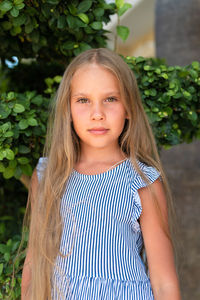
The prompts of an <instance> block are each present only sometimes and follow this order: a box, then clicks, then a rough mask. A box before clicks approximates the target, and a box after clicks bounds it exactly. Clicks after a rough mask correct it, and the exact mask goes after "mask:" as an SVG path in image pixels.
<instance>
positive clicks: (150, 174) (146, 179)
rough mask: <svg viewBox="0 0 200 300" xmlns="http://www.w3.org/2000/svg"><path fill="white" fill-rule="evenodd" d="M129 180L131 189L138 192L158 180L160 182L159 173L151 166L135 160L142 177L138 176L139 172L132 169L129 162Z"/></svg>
mask: <svg viewBox="0 0 200 300" xmlns="http://www.w3.org/2000/svg"><path fill="white" fill-rule="evenodd" d="M128 165H129V179H130V183H131V188H132V189H133V190H135V191H136V190H138V189H140V188H143V187H146V186H147V185H148V184H151V183H153V182H154V181H155V180H157V179H158V178H159V179H160V180H161V174H160V172H159V171H158V170H157V169H156V168H155V167H153V166H149V165H147V164H146V163H144V162H141V161H139V160H137V166H138V168H139V170H140V171H141V173H142V174H143V177H142V176H141V175H140V174H139V172H138V171H137V170H136V168H135V167H134V165H133V163H132V162H131V160H129V164H128Z"/></svg>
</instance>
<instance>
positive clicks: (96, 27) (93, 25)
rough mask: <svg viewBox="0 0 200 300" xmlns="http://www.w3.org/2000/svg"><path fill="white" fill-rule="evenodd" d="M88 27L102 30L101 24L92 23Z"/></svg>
mask: <svg viewBox="0 0 200 300" xmlns="http://www.w3.org/2000/svg"><path fill="white" fill-rule="evenodd" d="M90 26H91V27H92V28H93V29H95V30H101V29H102V28H103V25H102V22H92V23H91V24H90Z"/></svg>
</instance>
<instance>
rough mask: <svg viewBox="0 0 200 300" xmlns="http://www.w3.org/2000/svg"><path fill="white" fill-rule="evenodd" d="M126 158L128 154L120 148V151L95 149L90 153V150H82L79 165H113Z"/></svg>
mask: <svg viewBox="0 0 200 300" xmlns="http://www.w3.org/2000/svg"><path fill="white" fill-rule="evenodd" d="M125 158H126V154H125V153H123V152H122V150H121V149H120V148H118V149H116V148H115V149H110V150H109V151H108V150H106V151H105V150H104V149H93V150H92V151H88V149H82V151H81V156H80V160H79V163H85V164H96V163H108V164H109V163H112V162H117V161H120V160H122V159H125Z"/></svg>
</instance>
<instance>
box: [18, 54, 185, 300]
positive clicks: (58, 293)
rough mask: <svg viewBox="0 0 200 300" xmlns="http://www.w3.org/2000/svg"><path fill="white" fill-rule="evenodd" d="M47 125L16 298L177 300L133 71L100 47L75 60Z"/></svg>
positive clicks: (160, 180) (158, 171) (164, 206)
mask: <svg viewBox="0 0 200 300" xmlns="http://www.w3.org/2000/svg"><path fill="white" fill-rule="evenodd" d="M50 119H51V122H52V124H53V125H52V126H49V130H48V134H47V142H46V147H45V154H44V157H42V158H40V160H39V162H38V165H37V168H36V171H34V174H33V177H32V185H31V193H30V198H31V207H32V215H31V225H30V235H29V246H28V250H27V256H26V260H25V264H24V269H23V276H22V299H23V300H25V299H28V300H47V299H48V300H51V299H52V300H58V299H59V300H61V299H79V300H83V299H85V300H86V299H87V300H90V299H99V300H100V299H101V300H103V299H108V300H112V299H119V300H122V299H126V300H147V299H148V300H150V299H156V300H180V292H179V284H178V279H177V274H176V270H175V265H174V256H173V247H172V241H171V234H170V230H169V225H168V219H169V218H168V212H169V210H170V207H171V204H170V196H169V192H168V188H167V183H166V179H165V176H164V173H163V171H162V167H161V163H160V160H159V156H158V153H157V150H156V145H155V141H154V138H153V135H152V131H151V128H150V126H149V123H148V121H147V117H146V115H145V113H144V110H143V107H142V104H141V99H140V96H139V91H138V88H137V83H136V80H135V78H134V75H133V72H132V71H131V70H130V69H129V67H128V66H127V64H126V63H125V62H124V61H123V59H122V58H120V57H119V56H118V55H117V54H115V53H113V52H111V51H110V50H108V49H92V50H88V51H86V52H84V53H82V54H80V55H79V56H78V57H76V58H75V59H74V60H73V61H72V62H71V64H70V65H69V66H68V68H67V69H66V71H65V73H64V76H63V79H62V82H61V84H60V86H59V89H58V92H57V97H56V101H55V106H54V110H53V118H52V117H51V118H50ZM143 241H144V246H145V251H146V257H147V262H148V269H149V272H146V271H145V266H144V263H143V261H142V259H141V249H142V245H143Z"/></svg>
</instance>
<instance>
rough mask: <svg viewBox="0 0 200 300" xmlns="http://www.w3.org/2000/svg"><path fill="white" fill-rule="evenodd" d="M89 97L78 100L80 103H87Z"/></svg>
mask: <svg viewBox="0 0 200 300" xmlns="http://www.w3.org/2000/svg"><path fill="white" fill-rule="evenodd" d="M87 101H88V99H87V98H80V99H78V100H77V102H80V103H87Z"/></svg>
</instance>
